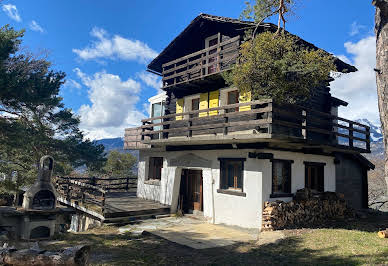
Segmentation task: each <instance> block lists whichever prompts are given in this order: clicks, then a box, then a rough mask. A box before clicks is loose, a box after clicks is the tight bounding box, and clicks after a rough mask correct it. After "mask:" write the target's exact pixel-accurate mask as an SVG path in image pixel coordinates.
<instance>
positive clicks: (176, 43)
mask: <svg viewBox="0 0 388 266" xmlns="http://www.w3.org/2000/svg"><path fill="white" fill-rule="evenodd" d="M255 25H256V24H255V23H254V22H252V21H242V20H238V19H233V18H228V17H220V16H214V15H209V14H200V15H199V16H197V17H196V18H195V19H194V20H192V21H191V23H190V24H189V25H188V26H187V27H186V28H185V29H184V30H183V31H182V32H181V33H180V34H179V35H178V36H177V37H176V38H175V39H174V40H173V41H172V42H171V43H170V44H169V45H168V46H167V47H166V48H165V49H164V50H163V51H162V52H161V53H160V54H159V55H158V56H157V57H156V58H155V59H154V60H152V62H151V63H150V64H149V65H148V69H149V70H150V71H151V72H156V73H161V72H162V64H164V63H167V62H169V61H172V60H174V59H176V58H179V57H182V56H185V55H187V54H190V52H195V51H196V50H195V49H197V50H198V45H195V44H196V43H195V42H196V41H201V42H203V39H199V38H195V36H198V35H199V36H204V37H208V36H210V35H206V34H207V33H208V32H210V31H211V30H207V28H209V29H210V28H212V27H213V28H214V27H216V26H218V27H219V26H221V27H225V28H226V29H228V30H230V31H232V32H235V33H236V32H238V33H239V34H240V35H243V34H244V30H245V29H248V28H253V27H255ZM264 29H267V30H270V31H272V32H275V31H276V30H277V26H276V25H274V24H272V23H264V24H263V25H262V26H261V28H260V29H259V32H262V31H263V30H264ZM236 35H237V34H236ZM294 36H296V35H294ZM296 37H297V38H299V40H300V42H301V45H304V46H307V47H309V48H310V49H314V50H318V49H320V48H318V47H316V46H315V45H313V44H312V43H309V42H307V41H305V40H303V39H301V38H300V37H298V36H296ZM197 39H198V40H197ZM190 49H192V51H190ZM321 50H322V49H321ZM323 51H324V50H323ZM324 52H326V51H324ZM326 53H327V54H330V53H328V52H326ZM331 55H332V54H331ZM332 56H333V57H334V55H332ZM334 58H335V60H334V63H335V65H336V67H337V70H338V71H339V72H342V73H349V72H355V71H357V68H356V67H354V66H352V65H349V64H347V63H345V62H343V61H342V60H340V59H339V58H337V57H334Z"/></svg>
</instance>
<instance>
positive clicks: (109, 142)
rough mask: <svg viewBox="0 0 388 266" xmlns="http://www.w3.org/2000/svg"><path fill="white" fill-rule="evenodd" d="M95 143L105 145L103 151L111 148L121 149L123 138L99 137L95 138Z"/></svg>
mask: <svg viewBox="0 0 388 266" xmlns="http://www.w3.org/2000/svg"><path fill="white" fill-rule="evenodd" d="M96 143H97V144H102V145H104V147H105V151H107V152H109V151H111V150H123V148H124V139H123V138H112V139H99V140H96Z"/></svg>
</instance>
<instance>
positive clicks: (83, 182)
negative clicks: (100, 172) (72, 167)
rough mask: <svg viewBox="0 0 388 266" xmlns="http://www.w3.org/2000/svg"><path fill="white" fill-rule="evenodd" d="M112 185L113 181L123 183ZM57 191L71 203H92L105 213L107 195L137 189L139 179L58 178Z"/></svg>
mask: <svg viewBox="0 0 388 266" xmlns="http://www.w3.org/2000/svg"><path fill="white" fill-rule="evenodd" d="M122 180H125V182H118V183H112V181H122ZM56 187H57V191H59V193H60V194H61V196H62V197H63V198H64V199H65V200H67V201H69V202H71V200H74V201H76V202H77V203H78V202H79V203H81V204H82V205H84V204H87V203H91V204H93V205H97V206H98V207H100V208H101V212H102V213H104V212H105V209H106V206H105V203H106V195H107V193H108V192H109V191H112V190H126V191H127V192H128V191H129V190H131V189H136V187H137V178H135V177H122V178H99V177H63V176H57V178H56Z"/></svg>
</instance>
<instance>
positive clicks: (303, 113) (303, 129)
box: [302, 110, 308, 139]
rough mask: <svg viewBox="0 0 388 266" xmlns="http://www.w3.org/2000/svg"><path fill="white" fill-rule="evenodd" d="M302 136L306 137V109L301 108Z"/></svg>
mask: <svg viewBox="0 0 388 266" xmlns="http://www.w3.org/2000/svg"><path fill="white" fill-rule="evenodd" d="M302 121H303V122H302V136H303V139H308V138H307V112H306V110H302Z"/></svg>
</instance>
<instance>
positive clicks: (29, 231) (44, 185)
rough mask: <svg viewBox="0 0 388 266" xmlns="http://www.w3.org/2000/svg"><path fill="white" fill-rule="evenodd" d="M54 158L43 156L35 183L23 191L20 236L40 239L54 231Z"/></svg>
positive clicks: (56, 210) (55, 196) (56, 211)
mask: <svg viewBox="0 0 388 266" xmlns="http://www.w3.org/2000/svg"><path fill="white" fill-rule="evenodd" d="M53 168H54V159H53V158H52V157H51V156H47V155H46V156H43V157H42V158H41V159H40V164H39V173H38V177H37V179H36V181H35V183H34V184H33V185H32V186H31V187H30V188H29V189H28V190H27V191H26V192H25V193H24V198H23V210H24V212H25V215H24V218H23V221H22V232H21V238H23V239H42V238H49V237H52V236H53V234H54V232H55V224H56V216H57V213H58V211H59V210H58V209H57V208H56V201H57V192H56V190H55V188H54V186H53V184H52V183H51V176H52V172H53Z"/></svg>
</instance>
